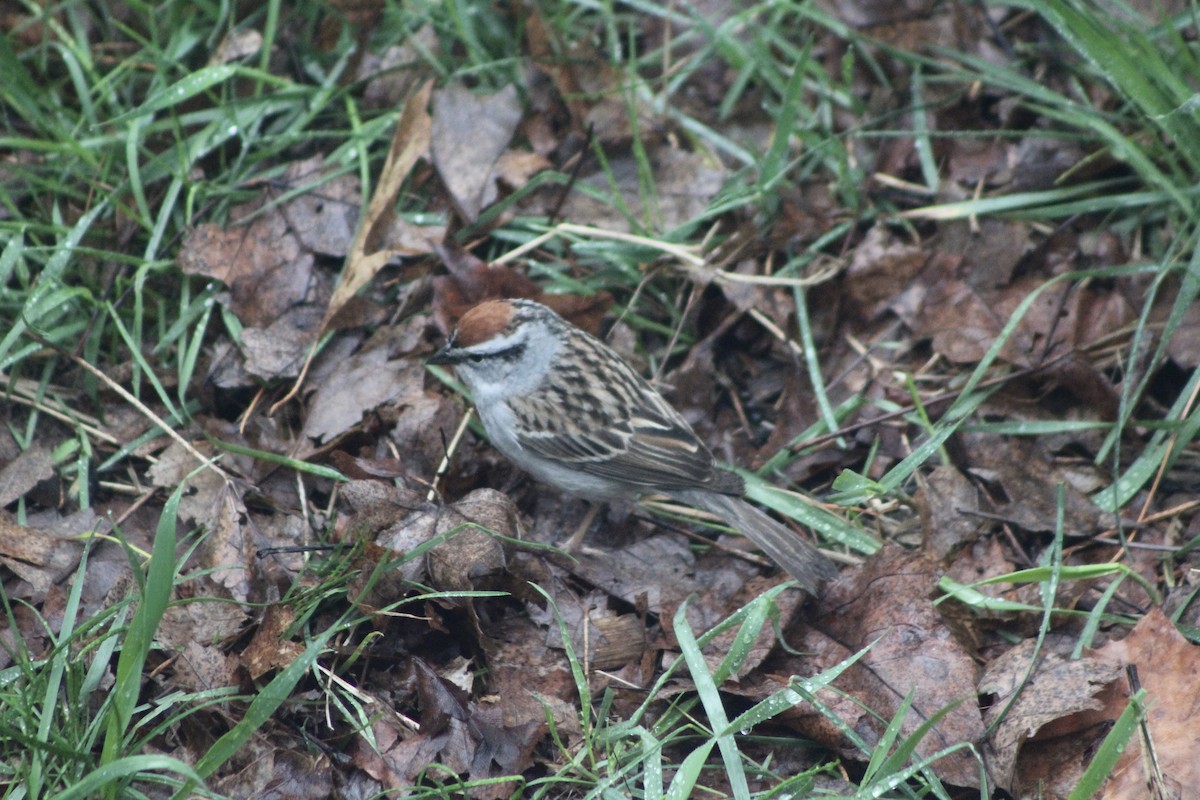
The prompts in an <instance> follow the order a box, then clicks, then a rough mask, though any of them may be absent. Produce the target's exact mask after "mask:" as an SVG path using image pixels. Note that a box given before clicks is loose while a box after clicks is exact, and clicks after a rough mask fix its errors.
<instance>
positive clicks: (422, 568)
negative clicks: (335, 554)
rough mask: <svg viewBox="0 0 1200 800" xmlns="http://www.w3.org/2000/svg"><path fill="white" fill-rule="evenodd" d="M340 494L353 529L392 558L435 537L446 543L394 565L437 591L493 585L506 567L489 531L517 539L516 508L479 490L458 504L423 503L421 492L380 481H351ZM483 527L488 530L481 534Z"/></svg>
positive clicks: (412, 579)
mask: <svg viewBox="0 0 1200 800" xmlns="http://www.w3.org/2000/svg"><path fill="white" fill-rule="evenodd" d="M342 496H343V497H344V498H345V499H346V501H347V502H348V503H349V504H350V506H351V507H352V508H353V509H354V511H355V517H354V519H353V520H352V522H351V525H352V526H353V527H355V528H357V529H358V535H364V536H369V537H371V538H372V539H373V540H374V541H375V543H376V544H377V545H379V546H380V547H382V548H384V549H385V550H386V551H390V552H391V553H393V554H397V555H403V554H405V553H409V552H412V551H413V550H416V549H417V548H419V547H421V546H423V545H425V544H427V543H428V542H429V541H430V540H432V539H434V538H435V537H445V541H442V542H440V543H439V544H437V545H435V546H434V547H432V548H431V549H430V550H429V551H428V553H426V554H425V557H424V558H423V559H407V560H405V561H404V562H403V563H401V564H400V565H398V567H397V573H398V576H399V577H400V578H402V579H403V580H405V581H409V582H413V583H416V582H425V581H426V580H428V582H429V584H430V585H431V586H433V587H434V588H435V589H440V590H447V591H453V590H465V589H479V588H486V587H488V586H491V585H494V584H495V583H496V581H497V580H499V579H500V578H501V577H502V576H503V574H504V572H505V569H506V565H507V558H508V554H507V552H506V551H507V546H506V544H505V543H504V542H503V541H502V540H501V539H500V538H497V537H496V536H493V535H491V533H496V534H499V536H501V537H507V538H511V539H520V538H521V529H520V521H519V519H518V517H517V511H516V507H515V506H514V505H513V504H512V501H511V500H509V499H508V497H507V496H506V495H504V494H501V493H500V492H497V491H494V490H491V489H478V490H476V491H474V492H472V493H471V494H469V495H467V496H466V497H464V498H463V499H462V500H460V501H458V502H457V503H453V504H451V505H447V506H438V505H435V504H433V503H427V502H425V499H424V495H423V493H422V492H417V491H410V490H407V489H400V488H397V487H395V486H390V485H388V484H385V483H382V482H379V481H370V480H362V481H351V482H350V483H349V484H347V485H346V486H344V487H343V489H342ZM481 528H486V530H481Z"/></svg>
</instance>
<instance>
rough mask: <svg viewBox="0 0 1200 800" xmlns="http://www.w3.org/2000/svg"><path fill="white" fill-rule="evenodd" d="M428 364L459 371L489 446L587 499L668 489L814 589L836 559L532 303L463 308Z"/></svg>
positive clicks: (612, 357)
mask: <svg viewBox="0 0 1200 800" xmlns="http://www.w3.org/2000/svg"><path fill="white" fill-rule="evenodd" d="M428 363H430V364H441V365H448V366H453V367H454V370H455V373H456V374H457V375H458V378H459V379H460V380H461V381H462V382H463V384H464V385H465V386H466V388H467V389H468V390H469V391H470V393H471V397H472V399H473V401H474V404H475V409H476V411H477V412H478V414H479V417H480V419H481V420H482V422H483V427H484V429H485V430H486V431H487V435H488V438H489V439H490V440H491V443H492V445H493V446H494V447H495V448H496V449H497V450H499V451H500V452H501V453H503V454H504V455H505V456H506V457H507V458H508V459H509V460H510V461H512V462H513V463H514V464H516V465H517V466H518V467H520V468H521V469H523V470H525V471H526V472H528V473H529V474H530V475H532V476H533V477H534V478H536V479H537V480H539V481H541V482H543V483H547V484H549V485H551V486H554V487H557V488H558V489H560V490H563V491H565V492H567V493H569V494H572V495H576V496H579V497H583V498H585V499H588V500H592V501H599V502H605V501H613V500H620V501H629V500H637V499H638V498H640V497H642V496H643V495H647V494H662V495H667V496H668V497H670V498H672V499H674V500H676V501H678V502H681V503H683V504H685V505H689V506H692V507H694V508H698V509H701V510H703V511H707V512H709V513H711V514H713V515H715V516H716V517H718V518H719V519H721V520H723V521H724V522H725V523H726V524H728V525H730V526H731V527H733V528H735V529H737V530H739V531H741V532H742V533H743V534H744V535H745V536H746V537H747V538H749V539H750V540H751V541H752V542H754V544H756V545H757V546H758V547H759V548H760V549H762V551H763V552H764V553H766V554H767V555H768V556H770V557H771V559H773V560H774V561H775V563H777V564H778V565H779V566H781V567H783V568H784V569H785V570H787V572H788V573H790V574H791V576H792V577H793V578H795V580H796V581H797V583H798V584H799V585H800V586H801V587H802V588H803V589H804V590H805V591H807V592H809V593H810V594H815V593H816V591H817V587H818V586H819V585H820V583H821V582H822V581H823V580H825V579H827V578H830V577H832V576H833V574H834V573H835V568H834V566H833V564H832V563H831V562H830V561H829V560H828V559H827V558H826V557H825V556H824V555H822V554H821V553H820V551H818V550H817V549H816V548H815V547H813V546H812V545H811V544H809V543H808V542H807V541H806V540H805V539H803V538H802V537H801V536H800V535H799V534H797V533H795V532H794V531H792V530H791V529H789V528H787V527H785V526H784V525H782V524H781V523H779V522H776V521H775V520H773V519H771V518H770V517H769V516H767V515H766V514H765V513H763V512H762V511H760V510H759V509H757V508H755V507H754V506H752V505H751V504H749V503H748V502H746V501H745V500H744V499H742V495H743V493H744V488H745V487H744V483H743V481H742V479H741V478H740V477H739V476H737V475H735V474H734V473H732V472H728V471H726V470H723V469H720V468H719V467H718V466H717V465H716V463H715V460H714V459H713V455H712V453H711V452H710V451H709V449H708V448H707V447H705V446H704V443H703V442H701V441H700V439H699V437H698V436H697V435H696V433H695V431H693V430H692V427H691V426H690V425H688V423H687V421H686V420H684V418H683V417H682V416H681V415H680V414H679V412H678V411H676V410H675V409H674V408H672V407H671V405H670V404H669V403H668V402H667V401H666V400H664V399H663V397H662V395H660V394H659V393H658V392H657V391H656V390H655V389H654V388H653V387H651V386H650V384H649V383H647V382H646V380H645V379H644V378H642V376H641V375H639V374H638V373H637V372H636V371H635V370H634V369H633V368H632V367H630V366H629V364H628V363H626V362H625V360H624V359H623V358H621V356H620V355H618V354H617V352H616V351H615V350H613V349H612V348H611V347H609V346H608V345H606V344H605V343H604V342H602V341H600V340H599V339H597V338H596V337H594V336H592V335H591V334H589V333H587V332H586V331H583V330H581V329H579V328H577V327H575V326H574V325H572V324H570V323H569V322H567V321H566V320H564V319H563V318H562V317H560V316H559V315H558V314H556V313H554V311H552V310H550V309H549V308H547V307H546V306H544V305H542V304H540V303H536V302H533V301H532V300H487V301H484V302H482V303H480V304H479V305H477V306H475V307H473V308H471V309H470V310H469V311H467V312H466V313H465V314H464V315H463V316H462V318H461V319H460V320H459V322H458V325H457V327H456V328H455V329H454V331H453V332H452V333H451V334H450V337H449V339H448V340H447V342H446V344H445V346H444V347H442V348H441V349H440V350H439V351H438V352H437V353H435V354H434V355H433V356H432V357H431V358H430V359H429V360H428Z"/></svg>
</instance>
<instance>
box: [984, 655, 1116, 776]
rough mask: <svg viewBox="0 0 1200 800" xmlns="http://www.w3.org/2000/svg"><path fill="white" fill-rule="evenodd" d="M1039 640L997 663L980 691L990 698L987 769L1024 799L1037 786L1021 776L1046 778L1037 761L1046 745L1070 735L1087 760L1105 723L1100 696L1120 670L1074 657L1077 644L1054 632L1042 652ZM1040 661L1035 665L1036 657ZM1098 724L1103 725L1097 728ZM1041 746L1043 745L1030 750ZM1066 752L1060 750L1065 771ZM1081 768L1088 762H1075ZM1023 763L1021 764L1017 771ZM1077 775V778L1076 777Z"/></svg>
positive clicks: (991, 666)
mask: <svg viewBox="0 0 1200 800" xmlns="http://www.w3.org/2000/svg"><path fill="white" fill-rule="evenodd" d="M1038 644H1039V643H1038V642H1037V641H1035V640H1033V639H1026V640H1024V641H1022V642H1021V643H1019V644H1017V645H1016V646H1015V647H1013V648H1011V649H1010V650H1009V651H1008V652H1006V653H1004V654H1003V655H1001V656H1000V657H999V658H996V659H994V660H993V661H992V662H991V663H990V664H989V665H988V668H987V671H986V672H985V673H984V675H983V677H982V678H981V679H980V681H979V691H980V693H981V694H984V695H991V696H992V702H991V704H990V707H989V708H988V710H987V713H986V714H985V716H984V721H985V722H986V723H988V727H989V730H991V734H990V735H989V736H988V742H987V748H986V751H985V752H986V753H987V757H988V771H989V772H990V773H991V776H992V779H993V780H994V781H996V783H997V785H998V786H1000V787H1002V788H1004V789H1005V790H1007V791H1011V792H1012V793H1013V794H1015V795H1018V796H1020V795H1021V794H1022V793H1023V790H1022V787H1023V789H1024V791H1033V790H1034V786H1033V785H1031V784H1029V783H1027V782H1026V781H1025V780H1019V779H1018V775H1021V776H1029V775H1031V774H1035V773H1041V774H1045V773H1046V772H1047V771H1048V770H1046V769H1045V768H1044V766H1042V767H1039V765H1037V764H1036V763H1027V762H1036V761H1038V760H1039V759H1041V758H1042V757H1044V755H1045V751H1044V750H1043V749H1042V748H1041V747H1040V745H1041V744H1044V743H1047V742H1050V741H1052V740H1054V739H1056V738H1059V737H1070V738H1071V739H1073V740H1074V741H1075V742H1076V743H1077V746H1078V754H1079V755H1080V756H1082V755H1083V754H1084V753H1086V752H1088V751H1090V750H1091V749H1092V748H1093V747H1094V746H1095V744H1096V743H1097V742H1098V739H1099V738H1101V737H1102V734H1103V731H1102V730H1101V729H1100V728H1102V727H1104V723H1105V720H1104V719H1102V718H1100V717H1098V716H1097V715H1095V714H1090V715H1089V714H1085V713H1084V712H1094V711H1099V710H1100V709H1102V708H1103V707H1104V704H1103V703H1102V702H1101V700H1100V699H1099V698H1098V697H1097V695H1098V694H1100V693H1101V692H1102V691H1103V690H1104V689H1105V687H1107V686H1109V685H1110V684H1112V683H1113V681H1115V680H1116V679H1117V678H1118V677H1119V675H1120V670H1119V669H1118V668H1117V667H1116V666H1115V665H1113V664H1110V663H1105V662H1104V661H1102V660H1100V659H1096V658H1081V659H1071V658H1069V655H1068V654H1069V652H1070V648H1071V647H1072V646H1073V644H1074V642H1073V641H1072V640H1070V638H1069V637H1065V636H1062V635H1057V634H1051V636H1049V637H1048V638H1047V640H1046V641H1045V643H1044V644H1043V646H1042V648H1041V650H1040V651H1039V650H1038ZM1035 657H1036V663H1034V659H1035ZM1097 726H1100V728H1098V727H1097ZM1034 742H1037V743H1038V745H1039V746H1035V747H1029V748H1026V747H1025V745H1026V744H1032V743H1034ZM1063 756H1064V753H1062V752H1061V750H1059V751H1056V752H1055V759H1056V761H1055V763H1056V765H1057V766H1058V767H1059V768H1061V767H1062V765H1063V763H1064V761H1063ZM1075 763H1076V764H1077V765H1078V766H1079V767H1082V766H1083V765H1084V764H1085V763H1086V761H1085V760H1084V759H1082V758H1079V759H1076V761H1075ZM1018 764H1020V766H1019V767H1018ZM1076 777H1078V775H1077V776H1076Z"/></svg>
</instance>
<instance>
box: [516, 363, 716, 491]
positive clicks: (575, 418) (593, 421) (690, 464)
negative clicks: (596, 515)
mask: <svg viewBox="0 0 1200 800" xmlns="http://www.w3.org/2000/svg"><path fill="white" fill-rule="evenodd" d="M587 355H590V356H592V358H595V357H597V356H600V357H601V358H603V356H602V355H601V354H598V353H595V352H592V353H589V354H587ZM614 357H615V356H614ZM583 360H584V361H585V362H586V361H589V360H590V359H588V358H586V357H584V358H583ZM592 363H594V361H593V362H592ZM609 363H611V362H609ZM612 377H613V380H611V381H609V382H607V383H605V384H602V385H597V384H596V383H595V382H594V381H586V380H579V381H574V380H564V381H563V382H562V383H560V384H559V385H558V386H557V387H556V388H555V389H554V390H550V391H546V390H543V391H541V392H538V393H537V394H535V395H526V396H524V397H521V398H514V399H513V400H511V401H510V407H511V408H512V410H513V412H514V413H515V414H517V416H518V417H519V419H520V421H521V423H522V425H521V426H520V428H521V432H520V433H519V434H518V437H517V438H518V441H519V442H520V444H521V446H522V447H525V448H527V449H528V450H530V451H531V452H533V453H536V454H537V455H540V456H542V457H544V458H549V459H554V460H556V461H561V462H564V466H571V467H573V468H575V469H578V470H580V471H581V472H585V473H588V474H591V475H596V476H599V477H603V478H608V479H610V480H614V481H619V482H621V483H624V484H628V485H629V486H631V487H632V488H635V489H641V490H642V491H660V490H666V489H672V488H680V487H685V488H686V487H696V486H706V485H709V484H710V483H711V482H712V480H713V479H714V475H715V473H716V470H715V469H714V467H713V460H712V454H711V453H709V451H708V449H707V448H706V447H704V445H703V444H702V443H701V442H700V440H699V439H698V438H696V434H695V433H693V432H692V429H691V428H690V427H689V426H688V424H687V422H685V421H684V419H683V417H681V416H680V415H679V413H678V412H677V411H675V409H673V408H672V407H671V406H670V405H669V404H668V403H667V402H666V401H665V400H663V398H662V397H661V396H660V395H659V394H658V392H656V391H654V390H653V389H652V388H651V387H650V385H649V384H647V383H646V382H645V381H644V380H643V379H642V378H641V377H640V376H639V375H637V373H635V372H634V371H633V370H632V369H630V368H629V367H628V366H627V365H626V364H625V363H624V362H618V367H617V368H616V371H614V373H613V374H612ZM563 405H567V406H568V407H570V408H572V409H573V410H574V413H572V414H570V415H569V416H564V415H563V414H561V413H554V412H553V411H552V409H555V408H558V409H561V408H562V406H563ZM621 409H625V410H628V409H636V414H635V415H634V416H632V417H630V416H627V415H622V413H620V410H621Z"/></svg>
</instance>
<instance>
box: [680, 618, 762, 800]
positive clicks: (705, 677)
mask: <svg viewBox="0 0 1200 800" xmlns="http://www.w3.org/2000/svg"><path fill="white" fill-rule="evenodd" d="M687 606H688V604H687V602H686V601H685V602H683V603H680V605H679V609H678V610H677V611H676V612H675V619H674V621H673V623H672V630H673V631H674V632H675V639H676V641H678V642H679V650H680V652H681V653H682V654H683V659H684V661H685V662H686V663H687V666H688V673H689V674H690V675H691V676H692V683H693V684H695V686H696V693H697V694H698V695H699V696H700V703H701V704H702V705H703V706H704V711H705V713H706V714H707V715H708V722H709V726H710V727H711V728H712V731H713V734H712V736H713V740H715V742H716V744H717V748H718V749H719V750H720V751H721V761H722V762H723V763H724V764H725V777H726V778H727V779H728V780H729V786H730V789H731V790H732V791H733V797H734V800H750V784H749V783H748V782H747V780H746V772H745V769H744V768H743V766H742V757H741V752H740V751H739V750H738V746H737V740H736V739H735V737H734V734H733V732H732V731H730V730H729V717H728V715H726V713H725V706H724V704H723V703H722V702H721V694H720V692H719V691H717V684H716V682H715V681H714V679H713V674H712V673H711V672H710V671H709V669H708V662H707V661H705V660H704V654H703V653H702V652H700V644H699V643H698V642H697V641H696V637H695V635H694V634H693V633H692V628H691V625H689V624H688V621H687ZM717 731H721V732H722V733H717Z"/></svg>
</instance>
